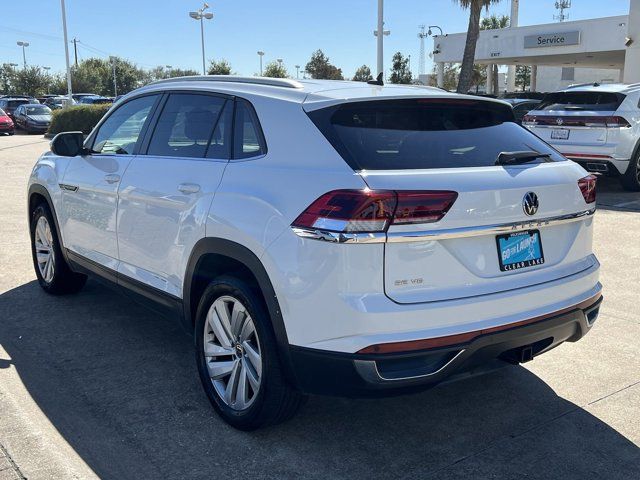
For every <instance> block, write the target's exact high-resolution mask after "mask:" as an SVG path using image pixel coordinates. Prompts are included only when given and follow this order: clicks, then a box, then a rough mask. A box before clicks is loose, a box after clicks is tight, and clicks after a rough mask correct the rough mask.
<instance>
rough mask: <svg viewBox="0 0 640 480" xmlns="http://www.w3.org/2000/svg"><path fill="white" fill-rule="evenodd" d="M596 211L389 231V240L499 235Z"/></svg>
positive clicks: (575, 220) (570, 219)
mask: <svg viewBox="0 0 640 480" xmlns="http://www.w3.org/2000/svg"><path fill="white" fill-rule="evenodd" d="M595 212H596V209H595V208H592V209H590V210H584V211H582V212H578V213H572V214H569V215H561V216H558V217H551V218H543V219H540V220H530V221H528V222H514V223H504V224H496V225H484V226H480V227H460V228H448V229H442V230H428V231H419V232H387V242H390V243H396V242H428V241H433V240H448V239H451V238H464V237H477V236H481V235H499V234H503V233H513V232H518V231H521V230H530V229H532V228H539V227H546V226H549V225H562V224H565V223H571V222H577V221H580V220H584V219H585V218H589V217H592V216H593V214H594V213H595Z"/></svg>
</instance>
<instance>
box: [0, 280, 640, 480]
mask: <svg viewBox="0 0 640 480" xmlns="http://www.w3.org/2000/svg"><path fill="white" fill-rule="evenodd" d="M0 318H2V321H0V344H1V345H2V347H3V348H4V349H5V350H6V352H7V353H8V355H9V357H10V358H7V359H3V360H1V361H0V368H15V369H16V371H17V373H18V375H19V376H20V379H21V381H22V382H23V384H24V385H25V386H26V388H27V389H28V391H29V394H30V396H31V397H32V398H33V400H34V401H35V402H36V403H37V405H38V406H39V408H40V409H41V411H42V412H43V413H44V414H45V415H46V417H47V418H48V420H49V421H50V422H51V423H52V424H53V425H54V426H55V427H56V429H57V430H58V431H59V432H60V433H61V435H62V436H63V437H64V439H65V440H66V441H67V442H68V444H69V445H70V446H71V447H72V448H73V449H74V450H75V451H76V452H77V453H78V454H79V455H80V457H81V458H82V459H83V460H84V461H85V462H86V463H87V465H89V466H90V467H91V468H92V469H93V471H94V472H95V473H96V474H97V475H98V476H100V477H102V478H119V479H124V478H205V477H209V478H210V477H212V476H216V477H220V478H224V477H227V478H230V477H231V476H233V477H237V476H243V477H244V478H300V477H305V478H318V479H327V478H385V479H386V478H415V477H420V478H429V477H433V478H454V477H455V478H459V477H461V476H465V475H468V476H470V477H473V478H488V477H491V478H524V477H526V478H560V477H562V478H581V479H582V478H608V479H613V478H626V479H628V478H634V477H635V476H637V474H638V471H640V449H639V448H638V447H637V446H636V445H634V444H633V443H632V442H631V441H629V440H627V439H626V438H625V437H624V436H622V435H621V434H620V433H618V432H617V431H616V430H614V429H612V428H611V427H609V426H608V425H607V424H606V423H604V422H602V421H601V420H599V419H598V418H596V417H594V416H592V415H591V414H590V413H588V412H587V411H585V410H583V409H582V408H580V407H579V406H577V405H575V404H573V403H571V402H569V401H566V400H564V399H562V398H560V397H558V396H557V395H556V394H555V393H554V391H553V390H552V389H551V388H550V387H549V386H548V385H547V384H545V382H544V381H542V380H541V379H540V378H538V377H537V376H535V375H533V374H532V373H530V372H529V371H528V370H526V369H525V368H521V367H510V368H506V369H503V370H500V371H498V372H494V373H492V374H489V375H486V376H483V377H475V378H471V379H467V380H464V381H461V382H457V383H451V384H447V385H443V386H441V387H438V388H435V389H432V390H430V391H427V392H424V393H420V394H416V395H411V396H402V397H395V398H389V399H381V400H348V399H336V398H324V397H312V398H311V399H310V400H309V402H308V403H307V404H306V405H305V407H303V409H302V410H301V411H300V413H299V414H298V416H297V417H295V418H294V419H293V420H291V421H289V422H288V423H286V424H283V425H280V426H276V427H271V428H268V429H265V430H262V431H258V432H253V433H244V432H239V431H236V430H234V429H232V428H230V427H228V426H227V425H226V424H224V423H223V422H222V421H221V420H220V419H219V418H218V417H217V416H216V415H215V413H214V412H213V410H212V409H211V407H210V405H209V403H208V401H207V399H206V397H205V395H204V393H203V392H202V390H201V387H200V385H199V380H198V377H197V375H196V370H195V365H194V359H193V349H192V343H191V340H190V339H189V338H188V337H187V336H186V335H185V334H184V333H183V331H182V330H181V328H180V327H179V326H178V325H177V323H175V322H173V321H171V320H167V319H164V318H161V317H157V316H156V315H154V314H153V313H150V312H149V311H147V310H145V309H143V308H141V307H139V306H137V305H135V304H134V303H132V302H130V301H129V300H127V299H126V298H124V297H122V296H120V295H118V294H116V293H114V292H111V291H110V290H108V289H106V288H105V287H103V286H102V285H101V284H99V283H96V282H93V281H90V282H88V284H87V286H86V287H85V289H84V290H83V291H82V292H81V293H79V294H77V295H75V296H69V297H53V296H49V295H47V294H45V293H44V292H42V291H41V290H40V288H39V287H38V285H37V283H36V282H35V281H32V282H29V283H26V284H24V285H21V286H20V287H17V288H15V289H13V290H10V291H7V292H6V293H4V294H2V295H0Z"/></svg>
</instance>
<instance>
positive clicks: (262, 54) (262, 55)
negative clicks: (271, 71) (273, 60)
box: [258, 50, 264, 76]
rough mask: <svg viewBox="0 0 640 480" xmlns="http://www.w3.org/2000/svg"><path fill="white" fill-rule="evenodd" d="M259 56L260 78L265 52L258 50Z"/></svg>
mask: <svg viewBox="0 0 640 480" xmlns="http://www.w3.org/2000/svg"><path fill="white" fill-rule="evenodd" d="M258 56H259V57H260V76H262V57H264V52H263V51H262V50H258Z"/></svg>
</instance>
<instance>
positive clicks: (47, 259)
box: [30, 203, 87, 295]
mask: <svg viewBox="0 0 640 480" xmlns="http://www.w3.org/2000/svg"><path fill="white" fill-rule="evenodd" d="M30 230H31V255H32V257H33V267H34V269H35V271H36V277H37V278H38V283H39V284H40V286H41V287H42V289H43V290H44V291H45V292H47V293H51V294H53V295H64V294H68V293H76V292H78V291H80V289H82V287H83V286H84V284H85V283H86V281H87V277H86V275H82V274H80V273H75V272H73V271H72V270H71V268H69V265H68V264H67V262H66V260H65V258H64V256H63V255H62V245H61V243H60V240H59V238H58V234H57V231H56V227H55V223H54V220H53V215H52V214H51V210H50V209H49V206H48V205H47V204H46V203H41V204H40V205H38V206H37V207H36V209H35V210H34V212H33V215H32V217H31V225H30Z"/></svg>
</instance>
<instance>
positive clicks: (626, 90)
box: [522, 83, 640, 192]
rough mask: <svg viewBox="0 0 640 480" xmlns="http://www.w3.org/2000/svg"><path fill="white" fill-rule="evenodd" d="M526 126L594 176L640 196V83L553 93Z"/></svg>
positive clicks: (530, 115)
mask: <svg viewBox="0 0 640 480" xmlns="http://www.w3.org/2000/svg"><path fill="white" fill-rule="evenodd" d="M522 125H524V126H525V127H527V128H528V129H529V130H531V131H532V132H533V133H535V134H536V135H538V136H539V137H540V138H542V139H543V140H545V141H546V142H549V143H550V144H551V145H553V146H554V147H555V148H557V149H558V150H559V151H560V152H562V153H563V154H564V155H565V156H566V157H568V158H570V159H571V160H574V161H576V162H578V163H579V164H581V165H582V166H583V167H584V168H586V169H587V170H588V171H591V172H598V173H600V174H604V175H611V176H617V177H620V181H621V183H622V186H623V187H624V188H625V189H626V190H630V191H634V192H637V191H640V84H633V85H625V84H603V85H600V84H597V83H595V84H594V83H590V84H585V85H576V86H573V87H570V88H567V89H565V90H562V91H559V92H554V93H549V94H547V95H546V96H545V98H544V100H543V101H542V103H541V104H540V105H538V106H537V107H536V108H535V110H532V111H530V112H529V113H528V114H527V115H525V116H524V119H523V121H522Z"/></svg>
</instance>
